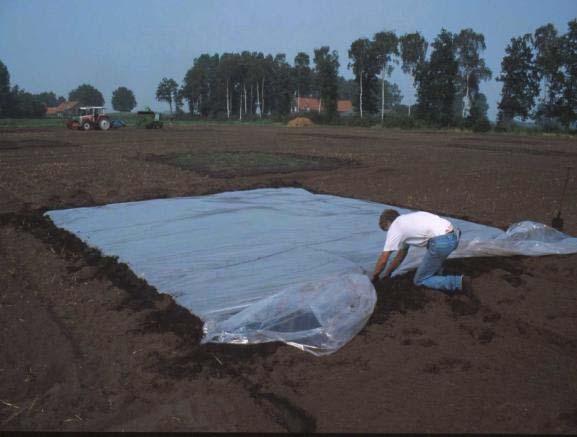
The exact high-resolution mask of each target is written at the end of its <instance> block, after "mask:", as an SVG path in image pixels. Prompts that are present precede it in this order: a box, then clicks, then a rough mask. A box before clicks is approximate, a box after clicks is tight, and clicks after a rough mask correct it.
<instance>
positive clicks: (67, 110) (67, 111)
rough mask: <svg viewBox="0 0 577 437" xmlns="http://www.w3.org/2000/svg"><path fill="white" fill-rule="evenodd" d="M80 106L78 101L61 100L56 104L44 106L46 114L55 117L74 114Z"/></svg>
mask: <svg viewBox="0 0 577 437" xmlns="http://www.w3.org/2000/svg"><path fill="white" fill-rule="evenodd" d="M79 108H80V103H79V102H74V101H72V102H62V103H61V104H60V105H58V106H54V107H51V108H46V115H49V116H52V117H54V116H56V117H68V116H71V115H74V114H76V112H78V109H79Z"/></svg>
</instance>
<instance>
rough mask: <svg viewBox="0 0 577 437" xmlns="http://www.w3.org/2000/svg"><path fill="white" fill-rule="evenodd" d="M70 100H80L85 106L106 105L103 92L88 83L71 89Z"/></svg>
mask: <svg viewBox="0 0 577 437" xmlns="http://www.w3.org/2000/svg"><path fill="white" fill-rule="evenodd" d="M68 100H70V101H75V102H79V103H80V104H81V105H83V106H104V97H103V96H102V93H101V92H100V91H98V90H97V89H96V88H94V87H93V86H92V85H89V84H86V83H85V84H82V85H80V86H79V87H78V88H76V89H74V90H72V91H70V93H69V94H68Z"/></svg>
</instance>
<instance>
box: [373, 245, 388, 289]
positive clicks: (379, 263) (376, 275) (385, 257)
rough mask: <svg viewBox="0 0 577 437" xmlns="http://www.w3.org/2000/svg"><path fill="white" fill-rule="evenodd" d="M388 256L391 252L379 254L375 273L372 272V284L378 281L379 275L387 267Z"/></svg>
mask: <svg viewBox="0 0 577 437" xmlns="http://www.w3.org/2000/svg"><path fill="white" fill-rule="evenodd" d="M390 255H391V252H389V251H386V252H383V253H381V256H380V257H379V259H378V260H377V264H376V265H375V271H374V272H373V278H372V281H373V282H375V281H376V280H377V279H379V275H380V274H381V272H382V271H383V270H384V269H385V266H386V265H387V261H388V260H389V256H390Z"/></svg>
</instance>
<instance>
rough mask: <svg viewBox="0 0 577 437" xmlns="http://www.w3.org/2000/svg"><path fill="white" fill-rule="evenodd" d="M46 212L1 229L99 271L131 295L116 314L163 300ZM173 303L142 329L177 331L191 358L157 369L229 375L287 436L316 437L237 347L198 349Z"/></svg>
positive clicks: (0, 219) (19, 217)
mask: <svg viewBox="0 0 577 437" xmlns="http://www.w3.org/2000/svg"><path fill="white" fill-rule="evenodd" d="M44 212H45V210H44V209H43V210H41V211H30V212H27V213H19V214H17V213H6V214H0V226H12V227H15V228H17V229H20V230H23V231H25V232H28V233H30V234H31V235H32V236H34V237H35V238H37V239H39V240H40V241H42V242H43V243H45V244H47V245H48V246H49V247H50V248H51V249H53V250H54V251H55V253H57V254H58V255H59V256H60V257H62V258H64V259H69V258H71V257H73V256H80V257H81V258H83V259H84V261H85V262H86V263H87V264H88V265H89V266H96V267H97V271H96V273H95V275H94V277H95V278H96V277H106V278H107V279H108V280H109V281H110V282H112V284H114V285H115V286H117V287H119V288H121V289H123V290H125V291H127V292H128V295H129V297H128V298H127V299H126V300H125V301H124V302H122V303H121V305H120V307H119V308H117V309H118V310H121V309H123V308H126V307H128V308H130V309H132V310H145V309H151V308H153V302H154V301H157V300H160V299H163V295H161V294H160V293H159V292H158V290H157V289H156V288H154V287H152V286H150V285H149V284H148V283H146V281H144V280H142V279H140V278H138V277H137V276H136V275H135V274H134V273H133V272H132V271H131V270H130V269H129V268H128V266H127V265H126V264H124V263H119V262H118V261H117V259H116V258H113V257H108V256H103V255H102V254H101V253H100V251H98V250H97V249H93V248H90V247H89V246H87V245H86V244H85V243H84V242H82V241H81V240H80V239H79V238H78V237H76V236H75V235H73V234H71V233H69V232H68V231H65V230H63V229H60V228H58V227H56V226H55V225H54V224H53V223H52V221H51V220H50V219H48V218H46V217H45V216H44V215H43V214H44ZM80 268H81V267H80ZM164 296H165V295H164ZM170 300H171V302H170V303H169V304H168V305H167V306H166V307H165V309H164V310H162V311H161V310H157V311H153V312H152V313H151V314H149V315H148V316H147V322H146V323H145V324H144V326H143V327H142V329H141V330H142V331H146V330H153V331H154V330H156V331H162V330H169V331H171V332H173V333H174V334H176V335H177V336H178V337H179V338H181V339H182V340H183V342H184V343H185V344H186V345H187V346H188V354H187V355H185V356H181V357H179V358H177V359H171V360H165V361H163V360H162V359H161V358H160V357H157V358H158V359H159V360H158V363H157V366H156V369H155V370H157V371H159V372H161V373H163V374H164V375H166V376H170V377H172V378H174V379H180V378H186V377H190V376H195V375H197V374H198V373H199V372H201V371H202V370H205V369H206V368H208V369H206V370H208V371H209V372H210V374H211V375H213V376H216V377H218V375H219V374H220V375H222V372H223V371H224V373H225V374H227V375H228V376H230V377H231V378H232V379H233V380H236V381H237V382H239V383H240V386H241V387H243V388H244V390H246V392H247V393H248V394H249V395H250V397H251V398H252V399H254V400H255V402H256V403H257V404H258V405H260V407H261V408H262V410H263V412H264V413H265V414H267V415H268V416H270V417H271V418H272V419H274V420H275V421H276V422H277V423H278V424H279V425H280V426H282V427H283V428H284V429H286V430H287V431H288V432H298V433H312V432H315V430H316V419H315V418H314V417H313V416H311V415H310V414H309V413H308V412H307V411H306V410H304V409H303V408H301V407H299V406H298V405H296V404H295V403H293V402H291V401H290V400H289V399H287V398H285V397H283V396H280V395H277V394H276V393H274V392H271V391H265V390H264V389H263V387H262V385H261V384H259V383H256V382H254V381H252V380H251V379H250V378H249V377H248V376H246V375H243V374H242V373H241V371H239V370H237V367H235V366H234V365H231V364H228V363H232V362H235V361H236V362H237V363H238V362H239V356H238V354H236V353H235V352H236V351H235V350H234V349H235V348H234V347H232V346H228V345H206V346H203V345H200V339H201V338H202V325H203V324H202V321H200V319H198V318H197V317H196V316H195V315H193V314H192V313H190V311H188V310H187V309H185V308H183V307H181V306H180V305H178V304H176V303H175V302H174V301H173V300H172V298H170ZM46 309H47V311H48V313H49V315H50V317H51V319H52V320H53V322H54V323H55V324H56V325H57V326H58V328H59V329H60V331H61V333H62V334H63V337H64V338H66V340H67V341H68V343H69V346H70V347H71V349H72V352H73V354H74V355H75V356H77V357H81V355H82V354H81V351H80V350H79V348H78V346H77V345H76V344H75V342H74V339H73V338H71V336H70V335H69V333H68V332H67V330H66V329H65V327H64V326H62V324H61V323H60V321H59V320H58V317H56V315H55V314H54V311H53V310H52V309H51V308H49V307H46ZM279 346H280V345H278V344H277V345H274V346H273V347H272V348H271V347H270V345H257V346H253V347H252V348H248V349H247V350H246V351H244V352H245V353H244V354H241V357H240V361H243V360H244V361H247V360H251V359H252V358H253V357H255V356H257V355H268V354H270V353H271V352H274V351H275V350H276V348H277V347H279ZM215 352H216V353H219V355H221V356H223V357H224V356H229V357H230V360H228V359H225V360H224V362H223V361H221V360H220V359H219V358H217V356H216V355H215ZM247 352H248V353H247ZM215 361H216V362H215ZM191 362H192V366H191ZM241 364H242V363H241Z"/></svg>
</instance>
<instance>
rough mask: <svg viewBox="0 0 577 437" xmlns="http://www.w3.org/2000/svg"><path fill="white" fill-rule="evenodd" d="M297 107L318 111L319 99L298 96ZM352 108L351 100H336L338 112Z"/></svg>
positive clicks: (303, 109) (302, 109)
mask: <svg viewBox="0 0 577 437" xmlns="http://www.w3.org/2000/svg"><path fill="white" fill-rule="evenodd" d="M298 107H299V110H301V111H318V110H319V99H315V98H314V97H300V98H299V102H298ZM321 109H322V108H321ZM352 109H353V102H351V101H350V100H339V101H337V111H338V112H348V111H352Z"/></svg>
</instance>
